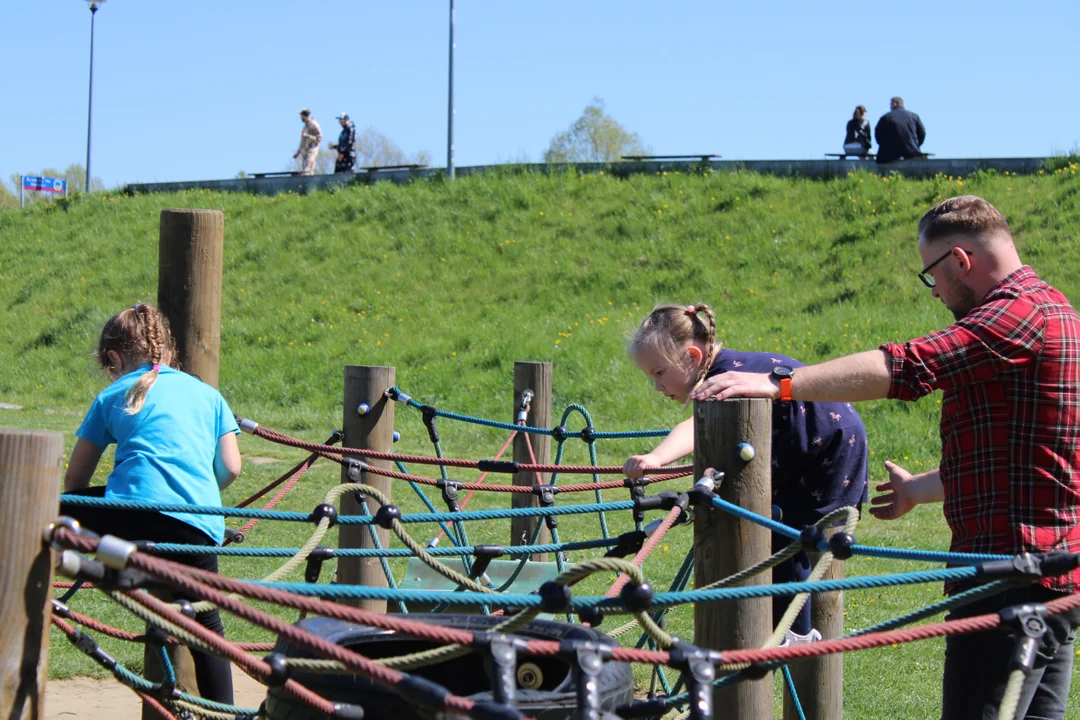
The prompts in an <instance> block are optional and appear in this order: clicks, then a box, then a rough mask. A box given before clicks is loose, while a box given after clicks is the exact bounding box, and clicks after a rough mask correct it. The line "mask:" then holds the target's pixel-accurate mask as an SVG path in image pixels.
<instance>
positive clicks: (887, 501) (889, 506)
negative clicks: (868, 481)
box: [870, 460, 919, 520]
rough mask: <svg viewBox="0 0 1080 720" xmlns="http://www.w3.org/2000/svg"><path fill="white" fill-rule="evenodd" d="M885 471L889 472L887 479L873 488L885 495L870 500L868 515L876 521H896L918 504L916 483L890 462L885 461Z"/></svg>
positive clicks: (902, 469)
mask: <svg viewBox="0 0 1080 720" xmlns="http://www.w3.org/2000/svg"><path fill="white" fill-rule="evenodd" d="M885 469H886V470H888V471H889V479H888V480H887V481H886V482H883V483H878V485H877V487H875V488H874V489H875V490H877V491H878V492H882V493H885V494H884V495H875V496H874V497H872V498H870V514H871V515H873V516H874V517H876V518H877V519H878V520H896V519H897V518H899V517H903V516H904V515H907V514H908V513H909V512H911V509H912V508H914V507H915V506H916V505H918V504H919V500H918V493H917V481H916V480H915V478H914V477H913V476H912V474H911V473H909V472H908V471H907V470H905V469H904V468H902V467H900V466H899V465H897V464H896V463H894V462H892V461H891V460H886V461H885Z"/></svg>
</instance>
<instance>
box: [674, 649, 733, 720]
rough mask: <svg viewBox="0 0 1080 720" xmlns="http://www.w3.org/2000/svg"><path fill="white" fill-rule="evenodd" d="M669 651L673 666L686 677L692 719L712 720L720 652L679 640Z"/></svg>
mask: <svg viewBox="0 0 1080 720" xmlns="http://www.w3.org/2000/svg"><path fill="white" fill-rule="evenodd" d="M668 653H669V654H670V656H671V667H673V668H675V669H677V670H680V671H682V673H683V677H684V678H686V690H687V694H688V695H689V696H690V697H689V700H688V702H689V711H690V720H712V716H713V681H714V680H716V663H719V662H720V661H721V658H720V653H718V652H716V651H715V650H713V651H709V650H702V649H700V648H697V647H694V646H693V645H690V644H688V643H684V642H677V643H676V644H675V645H674V646H673V647H672V648H670V649H669V650H668Z"/></svg>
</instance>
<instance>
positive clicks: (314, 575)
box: [304, 545, 334, 583]
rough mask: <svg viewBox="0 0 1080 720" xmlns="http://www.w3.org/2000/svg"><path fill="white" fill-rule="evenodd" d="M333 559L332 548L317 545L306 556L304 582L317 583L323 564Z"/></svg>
mask: <svg viewBox="0 0 1080 720" xmlns="http://www.w3.org/2000/svg"><path fill="white" fill-rule="evenodd" d="M332 557H334V548H332V547H326V546H325V545H319V546H318V547H316V548H315V549H313V550H312V551H311V554H310V555H308V559H307V566H305V567H304V582H307V583H317V582H319V575H321V574H322V566H323V562H325V561H326V560H329V559H330V558H332Z"/></svg>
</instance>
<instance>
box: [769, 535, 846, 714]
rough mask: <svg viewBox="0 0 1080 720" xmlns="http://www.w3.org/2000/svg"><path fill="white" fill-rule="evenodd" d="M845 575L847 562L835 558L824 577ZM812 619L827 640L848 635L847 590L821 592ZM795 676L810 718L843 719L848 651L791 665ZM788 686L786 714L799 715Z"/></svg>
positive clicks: (813, 560) (813, 558) (815, 558)
mask: <svg viewBox="0 0 1080 720" xmlns="http://www.w3.org/2000/svg"><path fill="white" fill-rule="evenodd" d="M839 531H840V528H829V529H827V530H826V532H825V535H826V536H827V537H828V536H832V534H833V533H836V532H839ZM820 557H821V553H810V563H811V565H813V564H814V563H817V561H818V559H819V558H820ZM842 577H844V563H843V562H841V561H839V560H833V562H832V565H830V566H829V570H828V572H826V573H825V577H824V578H822V579H824V580H839V579H840V578H842ZM811 603H812V604H811V606H810V619H811V624H812V625H813V626H814V628H815V629H816V630H817V631H818V632H820V633H821V637H822V638H824V639H825V640H834V639H836V638H838V637H840V636H841V635H843V634H844V593H843V591H838V592H828V593H817V594H815V595H814V596H813V598H811ZM791 679H792V680H794V681H795V691H796V692H798V693H799V701H800V702H801V703H802V708H803V712H804V713H805V714H806V720H840V719H841V718H842V717H843V716H844V654H843V653H834V654H832V655H822V656H820V657H815V658H807V659H806V660H801V661H799V662H796V663H793V664H792V665H791ZM796 716H797V714H796V712H795V706H794V704H793V703H792V699H791V696H790V694H789V693H788V692H787V686H786V685H785V687H784V717H785V718H788V717H792V718H793V717H796Z"/></svg>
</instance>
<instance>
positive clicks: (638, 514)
mask: <svg viewBox="0 0 1080 720" xmlns="http://www.w3.org/2000/svg"><path fill="white" fill-rule="evenodd" d="M645 483H646V480H645V478H643V477H640V478H625V479H624V480H623V486H625V487H627V488H629V489H630V501H631V502H632V503H634V510H633V516H634V524H635V525H640V524H641V523H643V522H644V521H645V511H644V510H643V509H641V508H640V507H638V504H637V501H638V500H640V499H641V498H643V497H645Z"/></svg>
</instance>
